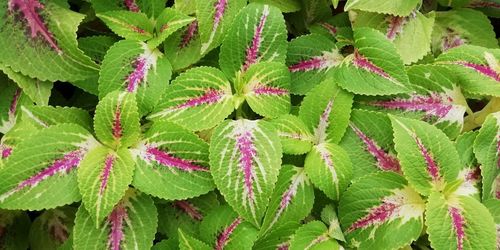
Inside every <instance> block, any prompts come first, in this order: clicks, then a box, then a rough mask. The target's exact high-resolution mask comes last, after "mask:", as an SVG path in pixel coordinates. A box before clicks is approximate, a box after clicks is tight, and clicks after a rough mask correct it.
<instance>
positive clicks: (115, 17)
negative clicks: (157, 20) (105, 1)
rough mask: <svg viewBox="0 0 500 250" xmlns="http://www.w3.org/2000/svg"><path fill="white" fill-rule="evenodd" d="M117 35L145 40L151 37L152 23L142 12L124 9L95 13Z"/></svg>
mask: <svg viewBox="0 0 500 250" xmlns="http://www.w3.org/2000/svg"><path fill="white" fill-rule="evenodd" d="M97 17H99V18H100V19H101V20H102V21H103V22H104V23H105V24H106V25H108V27H109V28H110V29H111V30H112V31H113V32H114V33H116V34H117V35H119V36H121V37H123V38H125V39H128V40H135V41H146V40H148V39H151V38H152V37H153V24H152V23H151V21H149V19H148V17H147V16H146V14H144V13H135V12H130V11H124V10H117V11H107V12H104V13H100V14H97Z"/></svg>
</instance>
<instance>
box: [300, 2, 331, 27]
mask: <svg viewBox="0 0 500 250" xmlns="http://www.w3.org/2000/svg"><path fill="white" fill-rule="evenodd" d="M300 1H301V2H302V10H301V11H300V12H297V14H298V15H299V16H300V18H301V19H303V20H302V21H303V22H304V25H305V26H306V27H307V26H309V25H310V24H312V23H314V22H317V21H320V20H324V19H325V18H327V17H329V16H331V14H332V11H331V8H330V1H329V0H300Z"/></svg>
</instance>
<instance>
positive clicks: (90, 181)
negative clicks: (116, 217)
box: [78, 146, 135, 225]
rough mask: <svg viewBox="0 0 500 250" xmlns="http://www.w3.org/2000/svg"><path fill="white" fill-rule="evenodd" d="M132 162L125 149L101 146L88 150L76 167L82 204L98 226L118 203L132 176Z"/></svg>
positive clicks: (133, 165)
mask: <svg viewBox="0 0 500 250" xmlns="http://www.w3.org/2000/svg"><path fill="white" fill-rule="evenodd" d="M134 167H135V164H134V159H133V158H132V155H131V154H130V152H129V151H128V150H127V149H125V148H122V149H118V150H117V151H113V150H111V149H109V148H106V147H104V146H100V147H96V148H95V149H93V150H91V151H89V152H88V153H87V155H86V156H85V158H83V160H82V162H81V163H80V167H79V168H78V187H79V188H80V193H81V194H82V203H83V205H85V208H86V210H87V211H88V212H89V213H90V216H91V217H92V219H93V220H94V223H95V224H96V225H99V224H100V223H101V222H102V221H103V220H104V218H106V217H107V216H108V215H109V214H110V213H111V211H112V210H113V207H115V205H116V204H117V203H118V202H119V201H120V200H121V198H122V197H123V195H124V194H125V191H127V189H128V186H129V185H130V183H132V176H133V175H134Z"/></svg>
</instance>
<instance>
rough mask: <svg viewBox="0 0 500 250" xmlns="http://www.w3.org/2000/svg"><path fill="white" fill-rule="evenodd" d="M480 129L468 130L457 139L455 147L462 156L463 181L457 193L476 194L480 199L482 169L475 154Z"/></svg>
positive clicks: (461, 173)
mask: <svg viewBox="0 0 500 250" xmlns="http://www.w3.org/2000/svg"><path fill="white" fill-rule="evenodd" d="M478 134H479V131H474V132H472V131H471V132H466V133H463V134H461V135H460V136H458V137H457V139H456V140H455V148H456V149H457V152H458V155H459V156H460V162H461V163H462V164H461V165H460V168H459V169H460V172H459V173H458V179H459V180H460V181H461V182H462V183H461V184H460V186H459V187H458V189H456V190H454V193H455V194H460V195H469V196H474V197H475V198H477V199H479V197H480V195H479V194H480V191H479V190H481V169H480V166H479V164H478V163H477V160H476V157H475V155H474V150H473V146H474V141H475V139H476V137H477V135H478Z"/></svg>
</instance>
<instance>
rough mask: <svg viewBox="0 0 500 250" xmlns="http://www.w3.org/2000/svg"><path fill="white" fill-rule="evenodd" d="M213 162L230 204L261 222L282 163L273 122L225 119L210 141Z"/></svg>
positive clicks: (248, 219) (245, 215) (255, 223)
mask: <svg viewBox="0 0 500 250" xmlns="http://www.w3.org/2000/svg"><path fill="white" fill-rule="evenodd" d="M210 166H211V172H212V176H213V178H214V181H215V184H216V185H217V188H218V189H219V191H220V192H221V194H222V195H223V196H224V198H225V199H226V201H227V202H228V204H229V205H231V207H233V208H234V210H235V211H236V212H237V213H238V214H239V215H240V216H241V217H243V218H244V219H246V220H247V221H249V222H251V223H252V224H254V225H256V226H258V225H260V221H261V218H262V216H263V215H264V212H265V210H266V208H267V206H268V204H269V198H270V197H271V195H272V192H273V189H274V186H275V184H276V181H277V178H278V174H279V169H280V167H281V144H280V143H279V138H278V135H277V133H276V132H275V131H274V128H273V127H272V125H271V124H269V123H267V122H265V121H262V120H259V121H250V120H237V121H224V122H223V123H221V124H220V125H219V126H218V127H217V128H216V129H215V131H214V133H213V136H212V139H211V142H210Z"/></svg>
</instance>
